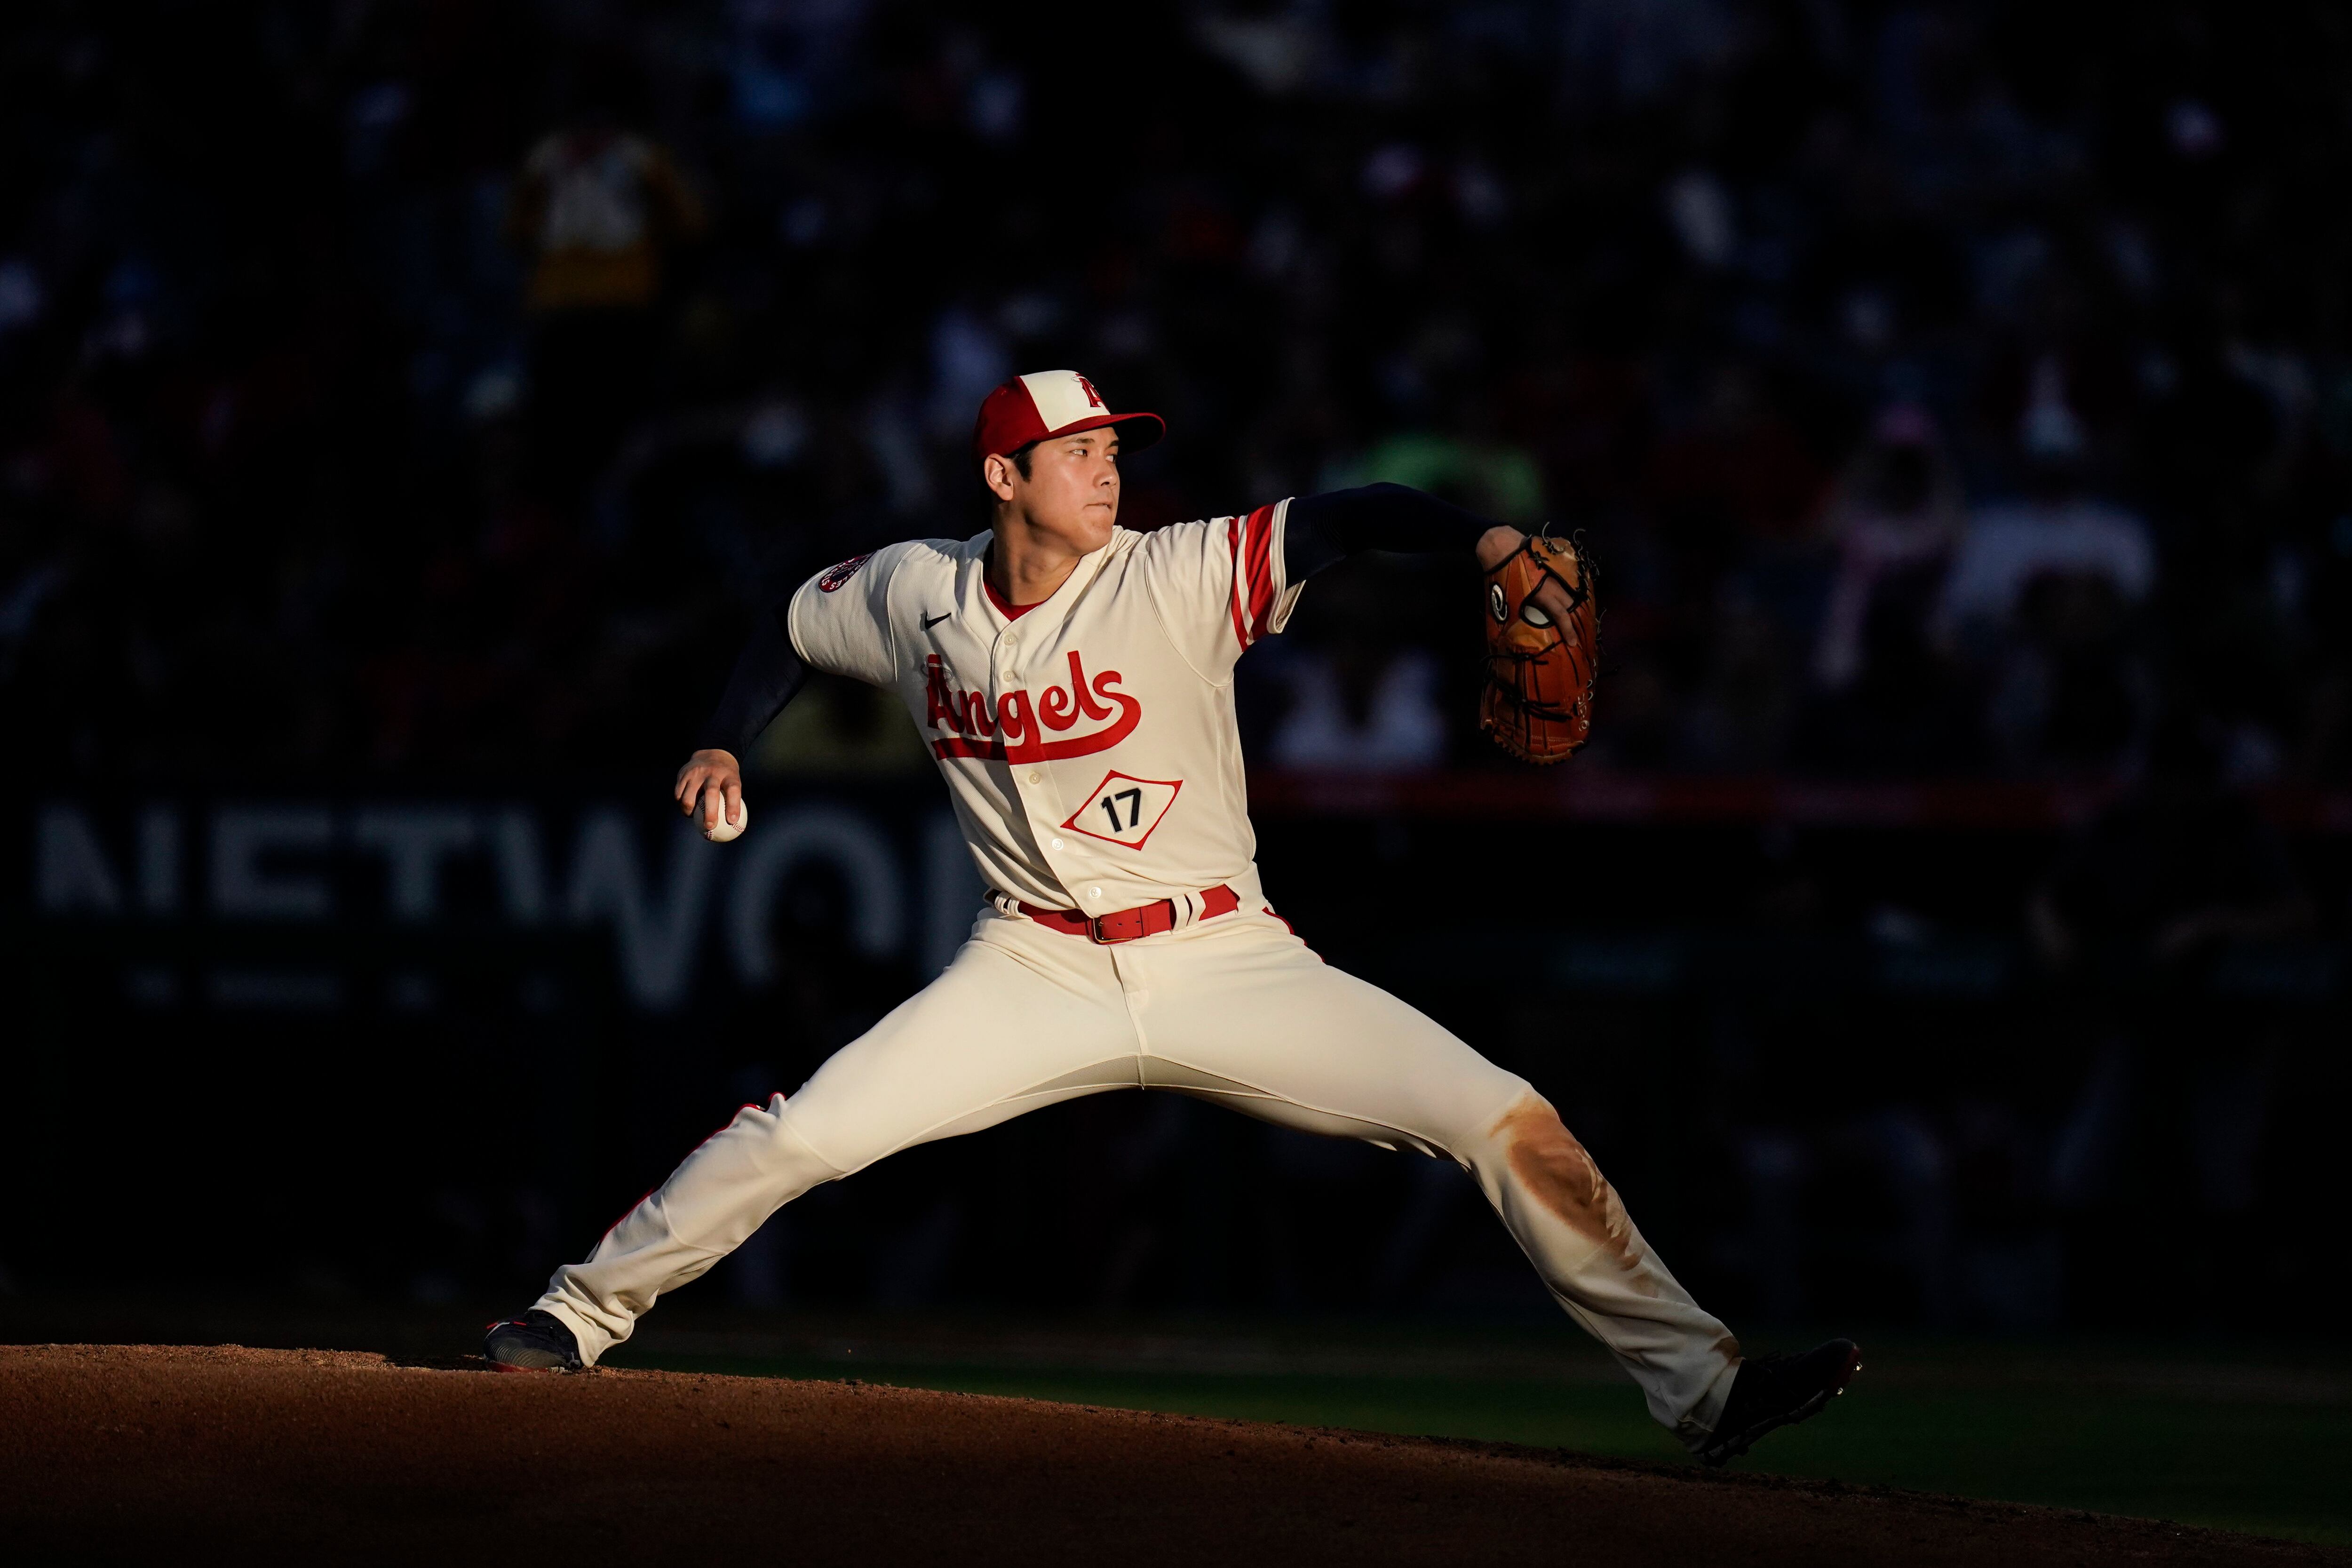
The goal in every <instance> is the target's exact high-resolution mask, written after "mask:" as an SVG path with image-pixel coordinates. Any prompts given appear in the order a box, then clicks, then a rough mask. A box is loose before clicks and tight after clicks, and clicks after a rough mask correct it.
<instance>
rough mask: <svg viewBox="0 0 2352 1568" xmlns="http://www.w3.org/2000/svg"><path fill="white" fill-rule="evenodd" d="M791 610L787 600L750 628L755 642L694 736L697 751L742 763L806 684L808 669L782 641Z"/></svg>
mask: <svg viewBox="0 0 2352 1568" xmlns="http://www.w3.org/2000/svg"><path fill="white" fill-rule="evenodd" d="M790 604H791V600H789V599H786V600H783V601H782V602H780V603H779V604H777V605H775V607H774V608H773V609H772V610H770V611H768V612H767V613H765V614H763V615H761V616H760V620H759V624H758V625H757V626H753V627H752V628H751V641H750V642H749V643H747V644H746V645H744V648H743V652H742V655H741V656H740V658H737V659H736V660H735V670H734V673H733V674H731V675H730V676H729V677H728V678H727V689H726V691H725V692H724V693H722V694H721V695H720V697H719V706H718V708H717V709H716V710H714V711H713V712H712V713H711V715H710V718H709V721H707V722H705V723H704V725H703V726H702V729H701V731H700V732H699V733H698V734H697V735H696V736H695V741H694V749H695V750H696V751H698V752H702V751H711V750H718V751H724V752H734V753H735V756H736V758H737V759H738V760H739V761H740V759H741V758H742V756H743V754H744V752H747V751H749V750H750V749H751V742H754V741H756V740H758V739H759V738H760V731H762V730H764V729H766V728H767V727H768V725H769V724H770V723H771V722H772V721H774V719H775V717H776V715H777V714H779V713H781V712H782V711H783V710H784V704H786V703H787V702H790V701H791V700H793V698H794V697H795V696H797V695H799V693H800V689H801V688H802V687H803V686H805V685H807V684H808V666H806V665H804V664H803V663H802V662H801V656H800V655H798V654H796V653H794V652H793V639H792V638H791V637H787V636H785V635H784V613H785V610H786V608H787V606H788V605H790Z"/></svg>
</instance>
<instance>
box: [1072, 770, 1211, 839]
mask: <svg viewBox="0 0 2352 1568" xmlns="http://www.w3.org/2000/svg"><path fill="white" fill-rule="evenodd" d="M1080 776H1081V777H1083V776H1084V775H1083V774H1082V775H1080ZM1183 787H1184V784H1183V781H1182V780H1181V779H1138V778H1129V776H1128V775H1127V774H1125V773H1118V772H1112V773H1105V774H1104V775H1103V781H1102V783H1100V784H1097V785H1095V787H1094V790H1093V792H1092V793H1091V795H1089V796H1088V798H1087V804H1086V805H1082V806H1080V807H1079V808H1078V809H1077V810H1076V812H1073V813H1072V814H1071V816H1070V819H1069V820H1068V821H1067V822H1065V823H1064V824H1062V826H1064V827H1065V828H1066V829H1068V830H1069V831H1071V832H1073V833H1083V834H1085V835H1086V836H1087V837H1089V838H1099V839H1102V840H1103V841H1104V842H1106V843H1109V844H1117V845H1120V846H1122V847H1126V848H1129V849H1140V848H1142V847H1143V841H1144V840H1145V839H1147V838H1149V837H1151V830H1152V829H1153V828H1155V827H1157V826H1160V818H1161V817H1163V816H1167V815H1168V808H1169V807H1170V806H1171V805H1175V804H1176V792H1177V791H1178V790H1181V789H1182V788H1183Z"/></svg>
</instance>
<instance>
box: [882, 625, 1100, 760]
mask: <svg viewBox="0 0 2352 1568" xmlns="http://www.w3.org/2000/svg"><path fill="white" fill-rule="evenodd" d="M924 674H925V677H926V679H925V683H924V684H925V686H926V688H927V697H928V699H929V719H928V720H927V721H926V722H927V723H929V726H930V727H931V728H932V729H934V730H945V731H949V732H948V734H947V735H946V736H945V737H943V738H942V739H940V740H937V741H933V742H931V751H932V752H933V753H934V754H936V755H939V756H941V757H982V758H985V759H987V760H988V761H990V762H997V763H1042V762H1053V761H1055V760H1056V759H1058V758H1062V757H1083V756H1085V755H1087V753H1088V752H1107V751H1108V750H1109V749H1110V748H1111V747H1113V746H1116V745H1118V743H1119V742H1121V741H1124V740H1126V739H1127V738H1128V736H1129V735H1131V734H1133V733H1134V732H1135V727H1136V725H1137V724H1139V723H1140V722H1141V721H1142V720H1143V703H1142V701H1141V700H1139V699H1137V698H1133V697H1129V695H1128V694H1127V693H1126V692H1124V691H1120V690H1118V689H1116V688H1117V687H1118V683H1119V679H1120V677H1119V673H1118V671H1117V670H1115V669H1106V670H1104V671H1103V672H1102V673H1101V674H1100V675H1097V676H1096V677H1095V678H1094V679H1093V680H1092V682H1089V681H1088V680H1087V671H1086V666H1085V665H1083V664H1081V663H1080V662H1079V656H1078V654H1077V653H1076V650H1075V649H1074V650H1072V652H1071V654H1070V683H1069V685H1067V686H1066V687H1064V686H1048V687H1047V688H1045V690H1044V691H1043V692H1041V693H1040V694H1039V695H1038V697H1037V700H1036V702H1035V704H1034V707H1033V706H1032V705H1031V702H1030V700H1029V693H1028V691H1027V690H1026V689H1014V690H1012V691H1007V692H1004V693H1003V695H1001V696H999V697H998V698H997V700H996V705H995V707H994V708H993V710H992V709H991V708H990V706H989V701H988V694H987V693H986V692H984V691H962V690H958V689H956V688H955V687H954V686H953V685H951V684H950V682H949V679H948V668H947V666H946V665H945V664H944V663H942V662H941V660H940V656H939V655H938V654H933V655H931V656H930V658H929V659H928V660H926V661H925V666H924ZM1114 705H1115V706H1114ZM1082 719H1083V720H1087V721H1093V722H1100V721H1102V720H1105V719H1108V720H1110V723H1108V725H1105V726H1104V727H1103V728H1101V729H1098V730H1096V731H1093V732H1091V733H1089V734H1085V735H1073V736H1071V737H1070V738H1069V739H1068V740H1066V741H1049V740H1047V739H1046V738H1045V736H1046V734H1047V733H1048V732H1051V733H1054V734H1059V733H1061V732H1062V731H1065V730H1069V729H1073V728H1075V727H1076V725H1077V723H1078V721H1080V720H1082Z"/></svg>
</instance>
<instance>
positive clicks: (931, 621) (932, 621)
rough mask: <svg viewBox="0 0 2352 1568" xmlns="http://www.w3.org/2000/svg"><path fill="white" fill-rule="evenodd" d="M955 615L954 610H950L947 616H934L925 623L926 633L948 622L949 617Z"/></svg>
mask: <svg viewBox="0 0 2352 1568" xmlns="http://www.w3.org/2000/svg"><path fill="white" fill-rule="evenodd" d="M954 614H955V612H954V611H953V610H949V611H947V612H946V613H945V614H942V615H937V616H931V617H930V618H929V620H926V621H925V622H924V623H923V629H924V630H925V631H929V630H930V629H931V628H932V627H933V626H938V625H939V624H940V622H941V621H944V620H946V619H947V618H948V616H952V615H954Z"/></svg>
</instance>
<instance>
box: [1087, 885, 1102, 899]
mask: <svg viewBox="0 0 2352 1568" xmlns="http://www.w3.org/2000/svg"><path fill="white" fill-rule="evenodd" d="M1087 897H1088V898H1090V899H1099V898H1101V897H1102V889H1100V888H1088V889H1087Z"/></svg>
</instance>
